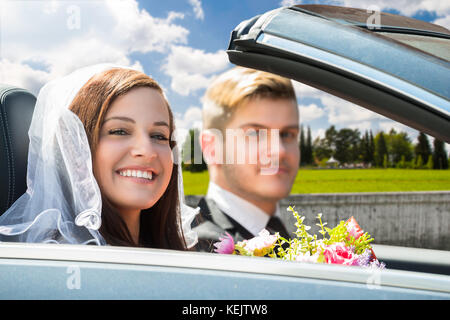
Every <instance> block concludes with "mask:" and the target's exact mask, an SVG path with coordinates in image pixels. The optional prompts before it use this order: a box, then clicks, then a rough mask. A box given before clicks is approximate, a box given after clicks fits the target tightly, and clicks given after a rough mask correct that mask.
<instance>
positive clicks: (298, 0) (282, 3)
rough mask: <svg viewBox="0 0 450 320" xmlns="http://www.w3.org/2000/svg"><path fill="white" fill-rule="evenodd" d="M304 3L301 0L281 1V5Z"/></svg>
mask: <svg viewBox="0 0 450 320" xmlns="http://www.w3.org/2000/svg"><path fill="white" fill-rule="evenodd" d="M300 3H302V1H301V0H282V1H281V2H280V6H282V7H285V6H293V5H294V4H300Z"/></svg>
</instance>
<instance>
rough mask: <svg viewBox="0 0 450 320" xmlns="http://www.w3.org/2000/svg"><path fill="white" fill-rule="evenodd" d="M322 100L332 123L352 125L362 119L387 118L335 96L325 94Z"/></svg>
mask: <svg viewBox="0 0 450 320" xmlns="http://www.w3.org/2000/svg"><path fill="white" fill-rule="evenodd" d="M321 102H322V103H323V105H324V106H325V112H326V113H327V114H328V121H329V123H330V124H335V125H338V124H340V125H345V126H350V125H355V124H358V123H360V122H362V121H372V120H378V119H385V118H384V117H383V116H381V115H379V114H377V113H375V112H372V111H370V110H367V109H364V108H363V107H360V106H358V105H356V104H353V103H351V102H348V101H345V100H342V99H340V98H337V97H335V96H331V95H327V96H324V97H322V98H321Z"/></svg>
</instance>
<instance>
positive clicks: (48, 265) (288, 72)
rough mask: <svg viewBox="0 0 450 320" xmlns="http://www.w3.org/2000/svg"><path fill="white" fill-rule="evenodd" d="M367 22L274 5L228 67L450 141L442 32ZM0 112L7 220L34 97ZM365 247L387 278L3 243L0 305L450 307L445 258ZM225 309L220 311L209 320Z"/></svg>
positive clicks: (244, 32)
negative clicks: (433, 302)
mask: <svg viewBox="0 0 450 320" xmlns="http://www.w3.org/2000/svg"><path fill="white" fill-rule="evenodd" d="M370 15H371V14H370V13H367V12H366V11H365V10H359V9H351V8H343V7H333V6H320V5H316V6H315V5H301V6H291V7H283V8H279V9H276V10H273V11H270V12H267V13H265V14H262V15H260V16H257V17H254V18H252V19H249V20H247V21H243V22H242V23H241V24H239V25H238V26H237V27H236V28H235V30H234V31H233V32H232V36H231V40H230V44H229V48H228V55H229V59H230V61H231V62H232V63H235V64H237V65H242V66H246V67H251V68H256V69H261V70H265V71H269V72H273V73H277V74H280V75H283V76H286V77H290V78H292V79H295V80H297V81H300V82H303V83H305V84H308V85H310V86H313V87H316V88H318V89H321V90H324V91H326V92H329V93H331V94H334V95H336V96H338V97H341V98H344V99H346V100H348V101H351V102H353V103H356V104H358V105H360V106H362V107H365V108H367V109H370V110H373V111H375V112H377V113H380V114H382V115H384V116H387V117H389V118H391V119H394V120H396V121H399V122H401V123H403V124H405V125H408V126H410V127H412V128H415V129H417V130H420V131H423V132H426V133H427V134H429V135H432V136H434V137H438V138H439V139H441V140H443V141H446V142H450V86H449V83H450V62H449V61H450V32H449V31H448V30H447V29H445V28H443V27H440V26H437V25H433V24H430V23H425V22H421V21H418V20H414V19H410V18H405V17H400V16H397V15H392V14H385V13H380V19H379V21H380V24H379V25H375V26H373V25H372V24H371V23H369V22H371V21H372V20H371V19H370ZM0 103H1V107H0V133H1V138H0V148H1V150H3V151H2V152H1V153H0V212H4V211H5V210H6V209H7V208H8V207H9V206H11V205H12V203H13V202H14V201H15V200H16V199H17V198H18V197H19V196H20V195H21V194H23V193H24V192H25V191H26V161H27V147H28V137H27V131H28V127H29V124H30V121H31V116H32V113H33V107H34V103H35V97H34V96H33V95H32V94H31V93H29V92H28V91H27V90H26V89H22V88H16V87H12V86H8V85H3V86H2V87H1V88H0ZM373 248H374V251H375V252H376V255H377V257H378V259H379V260H380V261H383V262H384V263H385V264H386V268H385V269H383V270H379V269H369V268H360V267H351V266H341V265H327V264H310V263H301V262H294V261H281V260H275V259H265V258H259V257H244V256H232V255H218V254H209V253H199V252H179V251H170V250H160V249H146V248H125V247H114V246H106V247H97V246H88V245H85V246H82V245H57V244H39V243H12V242H10V243H7V242H3V243H0V298H1V299H45V300H49V299H171V300H174V299H175V300H176V299H181V300H192V299H193V300H203V299H214V300H222V299H223V300H229V299H231V300H240V299H245V300H246V301H247V303H248V300H253V302H254V303H251V305H253V306H254V308H245V310H246V312H248V313H247V315H249V314H250V313H251V314H253V315H255V312H256V311H255V310H259V311H260V312H263V311H264V310H265V311H266V312H267V306H266V308H263V307H264V301H263V300H272V299H273V300H277V299H285V300H297V299H377V300H378V299H450V252H449V251H442V250H431V249H419V248H403V247H395V246H386V245H376V244H375V245H373ZM258 306H259V308H257V307H258ZM186 308H188V309H186ZM192 308H195V306H194V307H192V305H190V304H189V303H188V302H186V305H179V308H178V309H174V310H170V312H171V313H172V314H175V315H179V316H180V317H181V316H182V315H185V313H184V312H191V314H195V310H197V312H198V311H199V309H192ZM233 308H234V307H233ZM233 308H231V309H230V308H228V307H227V308H225V307H224V308H222V309H218V310H216V315H217V314H222V315H225V314H229V313H228V312H230V311H231V312H234V311H236V309H233ZM202 310H203V311H205V312H206V311H207V309H202ZM208 310H209V309H208ZM239 310H240V311H242V310H243V308H242V306H240V309H239ZM239 310H238V311H239ZM192 312H194V313H192ZM233 314H234V315H236V313H233ZM269 314H270V310H269ZM272 314H273V313H272Z"/></svg>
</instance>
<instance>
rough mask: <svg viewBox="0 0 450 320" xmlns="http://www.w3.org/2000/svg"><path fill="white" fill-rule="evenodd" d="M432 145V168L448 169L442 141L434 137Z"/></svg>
mask: <svg viewBox="0 0 450 320" xmlns="http://www.w3.org/2000/svg"><path fill="white" fill-rule="evenodd" d="M433 147H434V148H433V169H448V158H447V153H446V152H445V147H444V142H443V141H441V140H439V139H436V138H434V142H433Z"/></svg>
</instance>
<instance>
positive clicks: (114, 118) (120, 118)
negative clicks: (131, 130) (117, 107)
mask: <svg viewBox="0 0 450 320" xmlns="http://www.w3.org/2000/svg"><path fill="white" fill-rule="evenodd" d="M109 120H122V121H127V122H131V123H136V121H134V120H133V119H131V118H127V117H111V118H108V119H105V121H103V123H105V122H106V121H109Z"/></svg>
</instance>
